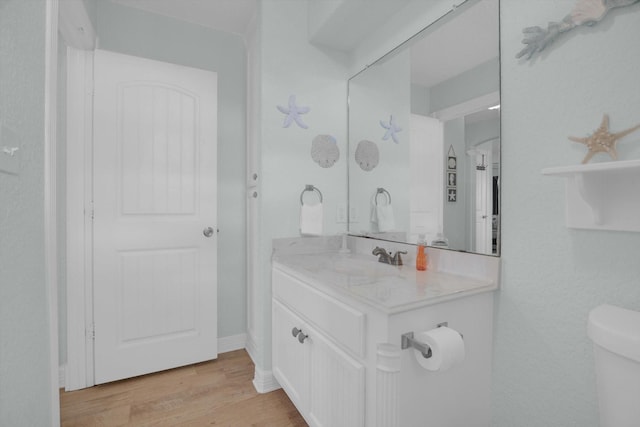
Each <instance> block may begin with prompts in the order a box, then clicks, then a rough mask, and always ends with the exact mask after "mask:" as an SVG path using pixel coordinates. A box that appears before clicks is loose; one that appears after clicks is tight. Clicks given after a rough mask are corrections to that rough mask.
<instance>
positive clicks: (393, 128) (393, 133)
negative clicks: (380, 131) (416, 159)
mask: <svg viewBox="0 0 640 427" xmlns="http://www.w3.org/2000/svg"><path fill="white" fill-rule="evenodd" d="M380 126H382V127H383V128H385V129H386V130H387V131H386V132H385V134H384V136H383V137H382V140H383V141H386V140H387V139H389V138H391V139H393V142H395V143H396V144H399V143H400V141H399V140H398V132H400V131H401V130H402V128H401V127H399V126H398V125H397V124H396V121H395V120H394V118H393V115H391V116H389V123H385V122H383V121H382V120H380Z"/></svg>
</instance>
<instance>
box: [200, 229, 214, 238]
mask: <svg viewBox="0 0 640 427" xmlns="http://www.w3.org/2000/svg"><path fill="white" fill-rule="evenodd" d="M202 234H204V237H211V236H213V227H207V228H205V229H204V230H202Z"/></svg>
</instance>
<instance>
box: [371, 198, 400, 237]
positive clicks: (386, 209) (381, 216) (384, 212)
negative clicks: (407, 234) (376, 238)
mask: <svg viewBox="0 0 640 427" xmlns="http://www.w3.org/2000/svg"><path fill="white" fill-rule="evenodd" d="M376 215H377V216H378V231H379V232H381V233H382V232H385V231H392V230H394V229H395V228H396V221H395V219H394V217H393V208H392V207H391V205H390V204H388V205H378V206H376Z"/></svg>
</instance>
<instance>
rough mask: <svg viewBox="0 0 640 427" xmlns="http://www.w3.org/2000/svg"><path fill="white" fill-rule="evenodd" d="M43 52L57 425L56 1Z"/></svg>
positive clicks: (47, 260)
mask: <svg viewBox="0 0 640 427" xmlns="http://www.w3.org/2000/svg"><path fill="white" fill-rule="evenodd" d="M45 8H46V9H45V51H44V117H43V119H44V141H43V142H44V164H43V167H44V173H43V175H44V188H43V193H44V197H43V205H44V211H43V220H44V221H43V222H44V224H43V226H44V245H45V248H44V268H45V277H44V279H45V292H46V299H47V305H48V312H49V313H48V314H49V322H48V323H49V325H48V326H49V331H48V332H49V383H50V384H49V387H50V388H49V390H50V393H51V394H50V399H51V400H50V403H51V405H50V406H51V425H52V426H54V427H56V426H59V425H60V395H59V391H58V383H59V374H58V363H59V360H58V268H57V266H58V249H57V246H58V235H57V219H58V217H57V204H56V199H57V162H56V154H57V118H58V108H57V105H58V96H57V95H58V84H57V83H58V0H50V1H48V2H46V6H45Z"/></svg>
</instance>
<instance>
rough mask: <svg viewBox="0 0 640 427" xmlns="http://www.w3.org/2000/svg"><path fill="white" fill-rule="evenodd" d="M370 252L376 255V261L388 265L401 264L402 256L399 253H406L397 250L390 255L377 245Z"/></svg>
mask: <svg viewBox="0 0 640 427" xmlns="http://www.w3.org/2000/svg"><path fill="white" fill-rule="evenodd" d="M371 253H372V254H374V255H376V256H378V262H382V263H384V264H389V265H402V257H401V256H400V254H406V253H407V251H397V252H396V253H395V255H393V256H391V254H390V253H388V252H387V251H386V250H384V249H382V248H381V247H379V246H376V247H375V249H374V250H373V252H371Z"/></svg>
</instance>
